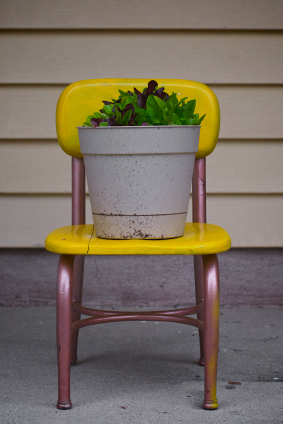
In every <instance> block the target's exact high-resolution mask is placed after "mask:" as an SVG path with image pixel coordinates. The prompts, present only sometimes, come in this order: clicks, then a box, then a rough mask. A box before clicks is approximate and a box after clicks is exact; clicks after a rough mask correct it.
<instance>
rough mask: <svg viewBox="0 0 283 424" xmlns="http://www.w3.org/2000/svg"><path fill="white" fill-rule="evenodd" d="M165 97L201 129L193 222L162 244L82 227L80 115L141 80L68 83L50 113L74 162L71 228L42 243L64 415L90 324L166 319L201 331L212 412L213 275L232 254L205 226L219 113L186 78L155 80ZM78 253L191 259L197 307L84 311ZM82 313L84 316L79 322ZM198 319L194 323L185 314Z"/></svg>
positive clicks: (223, 238)
mask: <svg viewBox="0 0 283 424" xmlns="http://www.w3.org/2000/svg"><path fill="white" fill-rule="evenodd" d="M157 81H158V83H159V85H160V86H165V88H166V91H167V92H169V93H171V92H172V91H174V92H177V93H181V95H182V97H183V96H188V97H189V99H194V98H196V100H197V111H198V112H199V113H200V115H202V114H203V113H206V118H205V120H204V121H203V123H202V129H201V136H200V142H199V150H198V152H197V154H196V160H195V167H194V175H193V184H192V189H193V192H192V201H193V222H192V223H187V224H186V229H185V233H184V235H183V236H182V237H180V238H175V239H167V240H106V239H99V238H97V237H96V235H95V229H94V226H93V224H87V225H86V224H85V171H84V162H83V159H82V154H81V152H80V145H79V139H78V133H77V128H76V127H77V126H80V125H82V123H83V122H84V120H85V117H86V116H87V115H89V114H90V113H93V112H94V111H95V110H99V109H100V108H101V102H102V100H107V99H111V98H113V97H114V96H116V95H117V93H118V88H121V89H123V90H124V91H127V90H130V89H132V87H133V86H135V87H137V88H139V89H141V88H143V87H145V86H146V85H147V80H142V79H139V80H132V79H130V80H125V79H103V80H102V79H101V80H85V81H79V82H76V83H73V84H71V85H69V86H68V87H67V88H66V89H65V90H64V91H63V92H62V94H61V96H60V98H59V101H58V105H57V112H56V126H57V135H58V141H59V143H60V146H61V147H62V149H63V150H64V151H65V152H66V153H67V154H69V155H70V156H72V225H71V226H66V227H62V228H58V229H56V230H54V231H53V232H51V233H50V234H49V235H48V237H47V238H46V243H45V246H46V249H47V250H49V251H51V252H54V253H58V254H60V258H59V265H58V277H57V354H58V402H57V407H58V409H70V408H71V407H72V403H71V399H70V365H71V364H74V363H76V361H77V342H78V332H79V329H80V328H82V327H85V326H88V325H92V324H98V323H105V322H110V321H111V322H112V321H113V322H115V321H130V320H149V321H152V320H154V321H171V322H176V323H182V324H189V325H193V326H195V327H197V328H198V329H199V339H200V359H199V364H200V365H204V367H205V391H204V403H203V406H204V408H205V409H216V408H217V407H218V403H217V398H216V376H217V357H218V339H219V270H218V260H217V253H220V252H223V251H226V250H228V249H229V248H230V245H231V240H230V237H229V235H228V233H227V232H226V231H225V230H224V229H222V228H221V227H218V226H216V225H212V224H206V188H205V187H206V183H205V161H206V159H205V158H206V156H207V155H209V154H210V153H211V152H212V151H213V149H214V147H215V145H216V143H217V140H218V133H219V122H220V113H219V106H218V101H217V98H216V96H215V95H214V93H213V92H212V91H211V90H210V89H209V88H208V87H207V86H205V85H203V84H200V83H197V82H193V81H185V80H170V79H169V80H164V79H161V80H160V79H158V80H157ZM84 255H194V269H195V289H196V305H195V306H193V307H190V308H184V309H179V310H175V309H174V310H165V311H152V312H142V313H136V312H123V311H121V312H113V311H105V310H103V311H101V310H95V309H90V308H86V307H84V306H83V305H82V288H83V274H84ZM81 314H84V315H87V316H89V318H85V319H81ZM192 314H197V318H192V317H190V316H189V315H192Z"/></svg>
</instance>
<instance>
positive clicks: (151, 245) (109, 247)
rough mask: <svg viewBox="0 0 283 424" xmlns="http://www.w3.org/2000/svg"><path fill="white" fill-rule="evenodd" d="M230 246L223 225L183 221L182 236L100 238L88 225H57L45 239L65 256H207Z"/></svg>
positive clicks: (50, 247)
mask: <svg viewBox="0 0 283 424" xmlns="http://www.w3.org/2000/svg"><path fill="white" fill-rule="evenodd" d="M230 246H231V239H230V236H229V234H228V233H227V232H226V231H225V230H224V229H223V228H221V227H219V226H217V225H213V224H197V223H187V224H186V228H185V233H184V235H183V236H182V237H178V238H174V239H166V240H109V239H101V238H98V237H97V236H96V233H95V230H94V225H92V224H87V225H70V226H68V227H61V228H57V229H56V230H54V231H52V233H50V234H49V235H48V236H47V238H46V240H45V248H46V249H47V250H49V251H50V252H54V253H60V254H68V255H208V254H213V253H220V252H224V251H225V250H228V249H229V248H230Z"/></svg>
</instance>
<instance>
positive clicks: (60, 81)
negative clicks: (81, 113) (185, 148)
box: [0, 0, 283, 247]
mask: <svg viewBox="0 0 283 424" xmlns="http://www.w3.org/2000/svg"><path fill="white" fill-rule="evenodd" d="M129 4H130V5H131V7H128V6H129ZM173 4H174V7H173V6H172V5H173ZM192 4H193V5H194V7H193V8H192ZM39 5H40V6H39ZM115 5H117V2H116V1H114V0H106V1H104V2H98V1H93V0H84V1H81V2H77V1H70V0H69V1H68V2H67V1H66V0H57V1H56V2H55V1H53V0H49V1H47V0H43V1H41V2H37V1H36V0H27V1H25V2H21V1H20V0H10V1H9V2H1V5H0V16H1V17H0V28H1V31H0V57H1V61H0V99H1V100H0V193H1V194H0V228H1V234H0V247H34V246H38V247H42V246H43V245H44V238H45V236H46V235H47V234H48V232H49V231H51V230H52V229H53V228H55V227H57V226H62V225H67V224H68V223H69V222H70V215H71V213H70V204H71V202H70V192H71V185H70V158H69V157H68V156H66V155H65V154H64V153H63V152H62V151H61V150H60V148H59V146H58V144H57V142H56V132H55V107H56V102H57V99H58V97H59V95H60V93H61V91H62V90H63V89H64V87H65V86H66V85H67V84H69V83H71V82H73V81H76V80H81V79H86V78H102V77H126V78H127V77H137V78H141V77H144V78H156V79H158V77H162V78H184V79H192V80H197V81H201V82H204V83H206V84H208V85H209V86H210V87H211V88H212V89H213V91H214V92H215V93H216V95H217V97H218V99H219V102H220V108H221V131H220V141H219V143H218V146H217V148H216V150H215V152H214V153H213V154H212V155H211V156H210V157H209V158H208V159H207V178H208V181H207V191H208V221H209V222H211V223H216V224H218V225H222V226H223V227H224V228H225V229H227V231H228V232H230V234H231V236H232V244H233V246H234V247H272V246H273V247H274V246H283V226H282V212H283V193H282V187H283V170H282V169H283V167H282V162H283V112H282V98H283V96H282V94H283V66H282V65H283V59H282V58H283V32H282V26H283V25H282V22H283V19H282V18H283V2H282V1H280V0H274V1H271V0H269V1H262V0H251V1H249V2H246V1H245V2H244V1H242V0H233V1H232V0H225V1H224V0H215V1H214V2H211V1H210V0H200V1H199V2H197V3H196V2H193V3H192V2H190V1H187V2H184V1H181V0H176V1H175V2H174V3H173V2H171V1H169V0H156V1H154V2H151V3H150V6H149V3H148V2H147V1H145V0H144V1H136V0H131V1H130V0H121V1H120V2H119V9H117V6H115ZM153 5H154V8H153V7H152V6H153ZM114 10H115V13H114V12H113V11H114ZM91 11H92V12H94V11H95V13H91ZM87 209H88V212H87V214H88V217H87V219H88V221H89V222H91V214H90V208H89V206H88V208H87Z"/></svg>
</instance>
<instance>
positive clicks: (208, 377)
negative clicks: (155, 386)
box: [202, 255, 219, 409]
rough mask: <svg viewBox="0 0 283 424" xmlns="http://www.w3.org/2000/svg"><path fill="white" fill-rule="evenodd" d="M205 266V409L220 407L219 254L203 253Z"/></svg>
mask: <svg viewBox="0 0 283 424" xmlns="http://www.w3.org/2000/svg"><path fill="white" fill-rule="evenodd" d="M202 258H203V268H204V346H205V347H204V373H205V384H204V402H203V407H204V408H205V409H216V408H217V407H218V403H217V398H216V383H217V360H218V343H219V268H218V259H217V255H203V256H202Z"/></svg>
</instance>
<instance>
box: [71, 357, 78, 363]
mask: <svg viewBox="0 0 283 424" xmlns="http://www.w3.org/2000/svg"><path fill="white" fill-rule="evenodd" d="M77 361H78V357H77V356H76V357H75V358H73V359H71V365H76V363H77Z"/></svg>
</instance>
